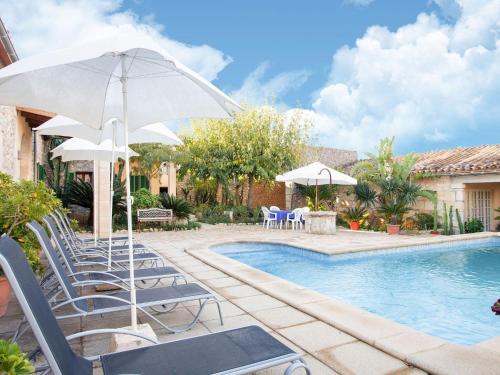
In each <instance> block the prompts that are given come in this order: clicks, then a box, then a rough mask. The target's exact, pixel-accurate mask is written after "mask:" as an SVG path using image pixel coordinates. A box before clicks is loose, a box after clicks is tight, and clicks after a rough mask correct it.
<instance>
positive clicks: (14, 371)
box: [0, 340, 35, 375]
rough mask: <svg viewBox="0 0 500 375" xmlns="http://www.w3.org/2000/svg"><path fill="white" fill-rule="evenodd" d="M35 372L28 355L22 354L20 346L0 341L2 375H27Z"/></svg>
mask: <svg viewBox="0 0 500 375" xmlns="http://www.w3.org/2000/svg"><path fill="white" fill-rule="evenodd" d="M33 372H35V368H34V367H33V366H32V365H31V363H30V361H29V360H28V358H27V356H26V354H24V353H23V352H21V349H20V348H19V345H17V344H16V343H12V342H9V341H5V340H0V374H6V375H25V374H32V373H33Z"/></svg>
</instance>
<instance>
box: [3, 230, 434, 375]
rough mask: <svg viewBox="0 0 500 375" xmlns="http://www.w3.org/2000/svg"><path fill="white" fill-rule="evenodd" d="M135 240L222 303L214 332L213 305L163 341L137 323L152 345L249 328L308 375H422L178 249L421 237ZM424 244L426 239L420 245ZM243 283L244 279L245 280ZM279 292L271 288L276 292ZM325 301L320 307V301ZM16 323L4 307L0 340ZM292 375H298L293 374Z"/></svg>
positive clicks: (185, 312)
mask: <svg viewBox="0 0 500 375" xmlns="http://www.w3.org/2000/svg"><path fill="white" fill-rule="evenodd" d="M136 238H137V239H138V241H140V242H142V243H146V244H148V245H150V246H151V247H152V248H154V249H155V250H157V251H159V252H160V253H161V254H162V255H163V256H164V257H165V258H167V259H168V261H169V262H171V263H172V264H173V265H175V266H176V267H177V268H179V269H180V270H182V271H183V272H184V273H185V274H186V275H187V276H188V281H198V282H200V283H202V284H204V285H206V286H207V287H208V288H210V289H211V290H213V291H214V293H216V294H217V295H218V296H219V298H220V300H221V301H222V312H223V316H224V323H225V324H224V326H221V325H220V324H219V321H218V317H217V310H216V306H215V305H214V304H211V305H209V306H207V308H206V310H205V311H204V312H203V313H202V315H201V322H200V323H199V324H197V325H195V326H194V328H193V329H191V330H190V331H188V332H184V333H180V334H169V333H166V332H164V330H163V329H161V328H160V327H159V326H158V325H155V324H154V323H152V322H151V321H149V320H148V319H147V318H146V317H141V316H140V320H141V322H144V323H145V322H147V323H151V325H152V327H153V328H154V329H155V331H156V333H157V335H158V337H159V339H160V341H162V342H166V341H172V340H177V339H179V338H183V337H190V336H195V335H202V334H206V333H209V332H216V331H218V330H222V329H229V328H233V327H234V328H236V327H241V326H244V325H249V324H256V325H259V326H261V327H263V328H264V329H265V330H266V331H269V332H271V334H272V335H274V336H275V337H277V338H278V339H279V340H282V341H283V342H284V343H286V344H287V345H289V346H290V347H291V348H293V349H295V350H297V351H298V352H300V353H303V354H304V358H305V359H306V361H307V362H308V364H309V366H310V367H311V369H312V372H313V374H335V373H339V374H423V373H424V372H423V371H421V370H419V369H417V368H413V367H411V366H409V365H407V364H406V363H405V362H403V361H402V360H400V359H398V358H396V357H395V356H393V355H390V354H387V353H386V352H384V351H382V350H380V349H377V348H375V347H373V346H371V345H368V344H366V343H365V342H362V341H360V340H358V339H356V338H354V337H353V336H351V335H349V334H347V333H345V332H343V331H341V330H339V329H337V328H335V327H334V326H332V325H330V324H327V323H325V322H324V321H322V320H320V319H318V318H315V317H313V316H311V315H308V314H307V313H305V312H303V311H300V310H299V309H296V308H294V307H292V306H289V305H287V304H285V303H283V302H282V301H281V300H280V299H278V298H275V297H277V296H275V297H272V296H271V295H268V294H267V293H264V292H262V291H260V290H258V289H256V288H254V287H253V286H250V285H248V284H247V283H245V282H243V281H241V280H238V279H236V278H234V277H231V276H230V275H228V274H226V273H224V272H221V271H220V270H218V269H216V268H214V267H212V266H210V265H208V264H206V263H204V262H203V261H201V260H199V259H197V258H195V257H194V256H192V255H190V254H189V253H187V252H186V251H185V250H191V251H193V250H196V249H197V248H200V249H201V248H206V246H207V244H211V243H217V242H226V241H238V240H241V241H243V240H245V241H252V240H260V241H263V240H267V241H279V242H287V243H293V244H295V245H299V246H304V247H310V246H311V244H314V247H316V248H317V247H322V248H324V249H329V251H332V250H333V252H337V251H338V252H341V251H346V249H351V250H352V249H354V250H356V249H359V248H360V246H361V245H363V246H366V247H370V246H381V245H386V246H394V245H396V244H398V243H399V244H401V243H413V242H415V240H417V241H420V240H422V241H425V240H426V239H425V238H422V239H420V238H415V237H413V236H395V237H389V236H387V235H385V234H376V233H369V234H367V233H353V232H350V231H340V232H339V233H338V234H337V235H336V236H335V237H332V236H317V235H316V236H314V235H308V234H305V233H303V232H291V231H279V230H270V231H266V230H263V229H262V228H260V227H256V226H204V227H203V229H201V230H198V231H181V232H143V233H138V234H136ZM427 240H428V239H427ZM249 276H250V275H249ZM278 286H279V285H278ZM294 298H295V299H296V300H297V301H298V302H297V303H299V304H304V305H306V304H308V303H312V302H318V303H322V302H325V301H323V300H327V298H326V297H324V296H322V295H319V294H317V293H309V292H307V291H303V293H300V292H299V293H297V295H295V296H294ZM326 302H327V301H326ZM196 308H197V303H187V304H184V305H183V306H179V307H177V308H176V309H175V311H174V312H171V313H166V314H161V315H159V318H160V319H161V320H165V321H168V323H169V324H170V325H175V324H182V323H185V322H187V321H189V320H191V319H192V318H193V316H194V313H195V311H196ZM20 318H21V312H20V311H19V307H18V306H17V304H15V303H11V305H10V307H9V311H8V314H7V316H5V317H4V318H2V319H0V337H2V338H3V337H9V335H10V334H11V332H12V331H13V330H14V328H15V324H16V321H18V320H19V319H20ZM127 325H129V315H128V313H127V312H122V313H114V314H112V315H107V316H104V317H101V316H94V317H91V318H87V319H85V320H82V319H72V320H67V321H64V322H62V327H63V329H64V330H65V332H67V334H70V333H74V332H76V331H79V330H86V329H96V328H102V327H109V328H118V327H123V326H127ZM21 344H22V346H23V349H25V350H29V349H30V348H33V347H34V346H35V345H36V343H35V342H34V338H33V337H32V336H31V334H26V335H25V336H24V337H23V338H22V340H21ZM73 345H74V347H75V350H78V351H80V352H82V353H84V354H85V355H93V354H97V353H103V352H106V351H108V349H109V345H110V338H109V337H105V336H101V337H92V338H86V339H84V340H79V341H77V342H75V343H73ZM261 373H262V374H281V373H283V368H277V369H273V370H268V371H262V372H259V374H261ZM296 373H297V374H300V373H302V372H300V371H297V372H296Z"/></svg>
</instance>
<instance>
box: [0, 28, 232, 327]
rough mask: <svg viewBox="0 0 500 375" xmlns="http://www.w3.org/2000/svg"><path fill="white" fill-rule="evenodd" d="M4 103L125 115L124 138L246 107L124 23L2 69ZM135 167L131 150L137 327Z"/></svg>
mask: <svg viewBox="0 0 500 375" xmlns="http://www.w3.org/2000/svg"><path fill="white" fill-rule="evenodd" d="M0 104H4V105H13V106H25V107H31V108H38V109H43V110H45V111H48V112H54V113H59V114H62V115H65V116H68V117H70V118H73V119H75V120H78V121H81V122H82V123H84V124H88V125H89V126H93V127H95V128H101V127H102V126H103V125H104V124H105V123H106V121H109V120H111V119H113V118H120V119H121V120H122V122H123V132H124V143H125V145H126V146H128V144H129V141H128V136H129V130H130V131H132V130H135V129H139V128H141V127H143V126H144V125H147V124H152V123H154V122H158V121H168V120H175V119H186V118H197V117H205V118H206V117H218V118H229V117H231V115H232V112H234V111H238V110H240V109H241V108H240V107H239V106H238V104H236V102H234V101H233V100H232V99H231V98H229V97H228V96H227V95H225V94H224V93H223V92H222V91H220V90H219V89H217V88H216V87H215V86H214V85H212V84H211V83H210V82H208V81H207V80H205V79H204V78H202V77H201V76H199V75H198V74H196V73H194V72H193V71H191V70H190V69H189V68H187V67H185V66H184V65H182V64H181V63H180V62H179V61H177V59H175V58H174V57H172V56H171V55H170V54H168V53H166V52H165V51H164V50H163V49H162V48H161V47H159V46H158V44H157V43H155V42H154V41H153V40H152V39H150V38H146V37H144V36H143V35H140V34H137V33H129V32H128V33H127V32H124V30H120V33H119V34H117V35H114V36H112V37H109V38H101V39H99V40H96V41H93V42H91V43H87V44H86V45H79V46H73V47H69V48H66V49H62V50H57V51H51V52H46V53H42V54H39V55H36V56H32V57H28V58H25V59H21V60H19V61H17V62H15V63H13V64H10V65H8V66H6V67H5V68H3V69H0ZM127 150H128V149H126V153H127ZM129 174H130V163H129V158H128V155H126V156H125V175H126V187H127V227H128V238H129V244H128V245H129V263H130V303H131V322H132V327H133V328H134V330H137V306H136V302H137V299H136V288H135V281H134V248H133V238H132V198H131V195H130V179H129Z"/></svg>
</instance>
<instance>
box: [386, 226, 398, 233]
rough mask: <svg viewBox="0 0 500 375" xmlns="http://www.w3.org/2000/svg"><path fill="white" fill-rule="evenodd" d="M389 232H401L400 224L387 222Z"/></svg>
mask: <svg viewBox="0 0 500 375" xmlns="http://www.w3.org/2000/svg"><path fill="white" fill-rule="evenodd" d="M387 233H389V234H399V224H387Z"/></svg>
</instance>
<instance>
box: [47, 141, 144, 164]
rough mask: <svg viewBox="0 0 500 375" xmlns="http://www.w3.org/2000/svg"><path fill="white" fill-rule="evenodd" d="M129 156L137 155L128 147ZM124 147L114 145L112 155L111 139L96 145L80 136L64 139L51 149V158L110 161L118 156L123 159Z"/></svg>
mask: <svg viewBox="0 0 500 375" xmlns="http://www.w3.org/2000/svg"><path fill="white" fill-rule="evenodd" d="M128 152H129V156H138V155H139V154H137V153H136V152H135V151H134V150H131V149H130V148H129V149H128ZM125 154H126V151H125V147H124V146H122V147H115V150H114V156H113V146H112V143H111V140H109V139H107V140H105V141H104V142H101V143H100V144H98V145H96V144H95V143H92V142H90V141H87V140H85V139H80V138H71V139H68V140H67V141H64V142H63V143H61V144H60V145H59V146H57V147H55V148H54V149H52V159H55V158H57V157H59V156H60V157H61V159H62V161H63V162H67V161H73V160H94V161H96V160H99V161H107V162H111V161H112V160H114V161H116V160H117V159H118V158H120V159H125Z"/></svg>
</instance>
